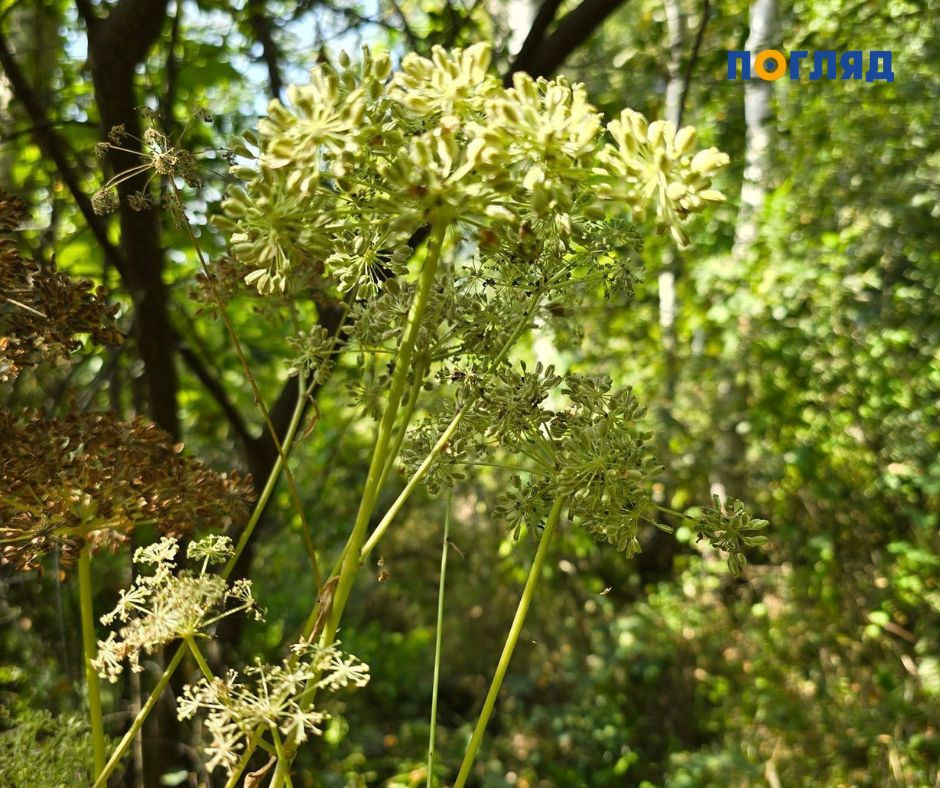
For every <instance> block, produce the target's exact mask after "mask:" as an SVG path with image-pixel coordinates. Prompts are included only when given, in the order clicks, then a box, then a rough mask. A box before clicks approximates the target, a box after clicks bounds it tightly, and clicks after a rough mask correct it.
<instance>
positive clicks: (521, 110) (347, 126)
mask: <svg viewBox="0 0 940 788" xmlns="http://www.w3.org/2000/svg"><path fill="white" fill-rule="evenodd" d="M489 64H490V52H489V48H488V47H487V46H486V45H484V44H478V45H476V46H473V47H470V48H468V49H464V50H455V51H453V52H447V51H445V50H443V49H441V48H440V47H436V48H435V49H434V50H433V53H432V57H431V58H430V59H428V58H423V57H419V56H418V55H414V54H411V55H408V56H406V57H405V58H404V60H403V61H402V65H401V70H400V71H398V72H397V73H394V74H392V69H391V61H390V58H389V56H388V54H387V53H382V54H372V53H370V52H369V51H368V49H366V50H365V51H364V52H363V58H362V62H361V64H360V65H358V66H352V65H350V64H349V60H348V58H344V59H343V60H342V62H341V65H340V68H339V69H335V68H333V67H332V66H331V65H328V64H322V65H319V66H317V67H316V68H315V69H314V70H313V72H312V74H311V79H310V83H309V84H308V85H306V86H302V87H297V86H292V87H291V88H290V89H289V90H288V92H287V96H288V101H289V105H288V106H285V105H284V104H282V103H281V102H280V101H273V102H271V104H270V105H269V107H268V114H267V117H266V118H265V119H264V120H263V121H262V122H261V123H260V125H259V129H258V133H257V134H256V133H254V132H251V133H249V134H247V135H245V137H244V138H243V139H242V140H240V141H238V142H237V143H235V144H234V145H233V151H235V153H237V154H238V155H239V156H241V157H243V158H245V159H248V160H252V161H254V163H255V166H253V167H252V166H245V165H242V164H239V165H238V166H236V167H233V169H232V172H233V174H234V175H236V176H237V177H239V178H241V179H243V181H244V183H243V184H242V185H239V186H235V187H233V188H231V189H230V190H229V193H228V197H227V199H226V201H225V202H224V203H223V210H224V212H225V216H223V217H218V218H217V220H216V223H217V225H218V226H219V227H220V228H221V229H223V230H225V231H226V232H228V233H229V234H230V237H231V249H232V252H233V255H234V257H235V259H236V260H237V261H238V262H239V263H241V265H242V266H243V269H244V270H243V276H244V279H245V281H246V282H247V283H248V284H250V285H253V286H254V287H256V288H257V289H258V290H259V291H260V292H262V293H272V292H283V291H288V290H292V291H296V290H298V289H301V288H306V287H308V286H309V285H310V284H311V283H312V282H314V281H317V280H318V279H322V278H323V277H324V276H325V277H327V278H329V279H330V280H331V281H333V282H334V283H335V284H336V285H337V286H338V288H339V290H340V291H343V292H345V291H348V290H351V289H354V288H356V287H359V288H362V292H361V293H360V295H362V296H364V297H365V296H371V295H374V294H375V293H376V292H377V291H378V290H380V289H381V288H382V286H383V284H382V283H383V282H385V281H390V280H392V279H393V276H390V274H396V273H399V272H400V271H401V270H402V265H403V262H404V260H403V259H402V253H403V250H404V249H405V245H406V244H407V242H408V240H409V239H411V238H412V237H413V236H414V234H415V233H416V232H418V231H419V230H420V228H422V227H423V226H424V225H426V224H427V223H428V222H429V220H430V217H432V215H433V216H435V217H437V218H438V219H441V218H444V219H446V220H447V221H450V222H454V223H456V224H458V225H463V226H464V227H466V228H467V229H470V230H471V231H472V233H473V234H474V235H477V234H479V235H480V237H481V239H482V240H484V241H485V242H486V241H489V242H495V243H497V244H500V245H501V242H505V241H506V240H508V237H510V236H513V235H517V234H518V232H519V231H520V229H521V228H522V227H524V226H529V227H533V228H534V227H536V226H538V225H543V226H548V225H550V226H551V227H552V234H553V235H554V236H555V238H554V240H553V248H554V249H555V251H558V252H562V251H571V249H572V244H573V243H575V240H576V236H577V228H576V227H575V225H576V224H577V220H578V218H580V217H584V216H588V215H593V216H594V217H595V218H602V217H604V216H605V214H617V215H619V216H622V215H623V214H624V213H627V214H628V215H629V214H632V218H633V220H634V221H643V220H645V218H646V215H647V214H648V213H649V214H652V215H655V220H656V223H657V224H658V225H660V226H662V227H670V228H675V229H674V235H675V236H676V238H677V239H678V240H680V241H682V240H683V239H684V235H683V234H682V233H681V231H680V230H679V229H678V227H679V224H680V223H681V222H682V221H683V220H684V219H685V218H686V217H687V216H689V215H690V214H692V213H695V212H697V211H700V210H702V208H703V206H704V202H703V201H708V200H713V199H719V198H720V195H719V194H718V193H717V192H716V191H714V190H713V189H711V188H710V185H711V179H712V177H713V176H714V175H715V173H716V172H717V171H718V170H719V169H720V168H721V166H722V165H723V164H724V163H725V162H726V161H727V157H725V156H724V154H719V153H718V152H717V151H714V150H710V151H704V152H701V153H696V151H695V148H694V133H693V132H692V130H691V129H683V130H681V131H680V132H678V133H676V132H675V129H674V127H671V126H670V125H669V124H663V123H654V124H652V125H650V126H649V127H648V129H647V127H646V121H645V120H642V124H641V123H640V120H637V121H636V123H635V124H633V125H630V123H628V122H627V121H630V120H631V119H635V118H636V119H639V118H641V116H639V115H638V114H637V113H633V112H632V111H629V110H627V111H625V113H624V115H623V116H622V117H621V119H620V120H616V121H613V122H612V123H610V124H608V125H607V126H606V127H605V125H604V123H603V119H602V117H601V115H600V113H599V112H598V111H597V110H596V109H595V108H594V107H593V106H592V105H591V104H590V103H589V102H588V100H587V95H586V91H585V89H584V87H583V86H581V85H572V84H570V83H569V82H568V81H567V80H565V79H564V78H561V77H559V78H557V79H554V80H546V79H532V78H531V77H529V76H528V75H525V74H516V75H515V76H514V78H513V84H512V86H511V87H504V86H503V85H502V83H501V82H500V80H499V79H498V78H497V77H496V76H495V75H494V74H493V73H492V71H491V70H490V69H489ZM634 125H635V126H636V133H639V131H640V130H642V131H643V134H644V138H643V141H642V144H641V143H639V142H636V141H635V140H634V136H630V135H632V134H633V132H634ZM641 126H642V129H641ZM611 139H612V140H613V144H612V143H611V142H609V141H608V140H611ZM536 235H537V234H536ZM405 256H407V255H405ZM376 271H381V272H382V275H381V276H378V277H377V276H376V275H375V274H376Z"/></svg>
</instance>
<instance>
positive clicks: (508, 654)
mask: <svg viewBox="0 0 940 788" xmlns="http://www.w3.org/2000/svg"><path fill="white" fill-rule="evenodd" d="M564 505H565V499H564V498H562V497H561V496H559V497H558V498H556V499H555V503H554V504H553V505H552V510H551V512H549V515H548V522H547V523H546V524H545V530H544V531H543V532H542V538H541V539H540V540H539V547H538V550H536V552H535V560H533V561H532V567H531V568H530V569H529V576H528V578H527V579H526V582H525V588H524V589H523V590H522V598H521V599H520V600H519V606H518V607H517V608H516V616H515V618H513V620H512V626H511V627H510V629H509V635H508V636H507V637H506V642H505V644H504V645H503V653H502V654H501V655H500V657H499V664H497V666H496V672H495V673H494V674H493V680H492V682H490V689H489V692H487V693H486V700H485V701H483V709H482V710H481V711H480V717H479V719H478V720H477V724H476V727H475V728H474V729H473V736H472V737H471V738H470V744H469V745H468V746H467V752H466V753H465V754H464V756H463V763H461V764H460V773H459V774H458V775H457V782H455V783H454V788H462V787H463V786H464V785H466V783H467V778H468V777H469V776H470V769H471V768H472V766H473V760H474V758H476V754H477V750H479V749H480V742H481V741H482V740H483V733H484V731H485V730H486V725H487V723H488V722H489V721H490V717H491V716H492V714H493V708H494V706H495V705H496V696H497V695H499V688H500V687H501V686H502V684H503V679H504V678H505V676H506V670H507V669H508V668H509V661H510V660H511V659H512V653H513V651H514V650H515V648H516V644H517V643H518V642H519V635H520V633H521V632H522V625H523V624H524V623H525V618H526V615H527V614H528V612H529V605H531V604H532V597H533V596H534V595H535V586H536V585H537V584H538V581H539V576H540V575H541V574H542V566H543V565H544V564H545V556H546V555H548V547H549V544H550V543H551V540H552V535H553V534H554V533H555V527H556V526H557V525H558V520H559V519H560V518H561V510H562V509H563V508H564Z"/></svg>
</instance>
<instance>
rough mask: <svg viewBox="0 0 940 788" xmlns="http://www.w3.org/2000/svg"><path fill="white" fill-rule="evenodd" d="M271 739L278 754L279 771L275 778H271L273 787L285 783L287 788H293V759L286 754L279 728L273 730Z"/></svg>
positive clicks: (276, 772)
mask: <svg viewBox="0 0 940 788" xmlns="http://www.w3.org/2000/svg"><path fill="white" fill-rule="evenodd" d="M271 738H272V739H274V749H275V751H276V752H277V769H276V770H275V771H274V777H272V778H271V785H272V786H273V785H280V783H281V782H283V783H284V784H285V785H286V786H287V788H293V783H292V782H291V779H290V762H291V761H292V760H293V758H290V757H289V756H288V755H287V753H286V752H284V744H283V742H282V741H281V734H279V733H278V732H277V728H271Z"/></svg>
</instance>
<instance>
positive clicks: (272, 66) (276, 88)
mask: <svg viewBox="0 0 940 788" xmlns="http://www.w3.org/2000/svg"><path fill="white" fill-rule="evenodd" d="M246 11H247V13H248V26H249V27H250V28H251V32H252V33H253V34H254V37H255V40H256V41H257V42H258V43H259V44H261V58H262V59H263V60H264V63H265V65H266V66H267V69H268V88H269V90H270V92H271V97H272V98H280V97H281V92H282V91H283V90H284V77H283V75H282V74H281V50H280V48H279V47H278V45H277V41H275V40H274V29H273V28H274V25H273V23H272V22H271V19H270V18H269V17H268V16H267V14H265V10H264V0H248V5H247V7H246Z"/></svg>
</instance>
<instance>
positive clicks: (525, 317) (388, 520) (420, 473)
mask: <svg viewBox="0 0 940 788" xmlns="http://www.w3.org/2000/svg"><path fill="white" fill-rule="evenodd" d="M557 278H558V277H557V276H556V277H554V278H553V279H552V280H550V281H549V282H548V283H546V284H545V285H544V286H543V287H541V288H539V290H537V291H536V292H535V295H534V296H533V297H532V301H531V303H530V304H529V306H528V308H527V309H526V311H525V312H524V313H523V314H522V317H520V318H519V320H518V321H517V323H516V325H515V326H513V329H512V331H511V332H510V334H509V336H508V337H507V339H506V342H505V343H504V344H503V346H502V348H501V349H500V351H499V353H498V354H497V356H496V358H495V359H493V363H492V364H491V365H490V369H496V367H498V366H499V365H500V364H502V363H503V361H504V360H505V359H506V356H508V355H509V351H510V350H512V346H513V345H514V344H515V343H516V340H517V339H519V336H520V334H522V332H523V331H524V330H525V328H526V326H528V325H529V322H530V321H531V320H532V316H533V315H534V314H535V311H536V310H537V309H538V306H539V303H541V300H542V296H543V295H545V291H546V290H547V289H548V287H549V285H551V284H552V283H553V282H554V281H555V279H557ZM472 404H473V403H472V401H471V402H467V403H465V404H464V405H463V406H462V407H461V408H460V410H458V411H457V413H455V414H454V417H453V418H452V419H451V421H450V424H448V425H447V427H446V428H445V430H444V432H443V433H442V434H441V436H440V438H438V439H437V443H435V444H434V446H433V447H432V449H431V451H430V452H429V453H428V456H427V457H425V458H424V461H423V462H422V463H421V465H419V466H418V469H417V470H416V471H415V472H414V473H413V474H412V475H411V478H410V479H409V480H408V483H407V484H406V485H405V489H404V490H402V491H401V493H399V495H398V498H396V499H395V502H394V503H393V504H392V505H391V506H390V507H389V509H388V511H387V512H386V513H385V516H384V517H383V518H382V520H381V522H380V523H379V524H378V525H377V526H376V528H375V530H374V531H373V532H372V533H371V534H370V536H369V539H368V540H367V541H366V543H365V546H364V547H363V548H362V552H361V553H360V554H359V563H360V565H362V564H363V563H365V561H366V559H367V558H368V557H369V554H370V553H371V552H372V551H373V550H374V549H375V546H376V545H377V544H378V543H379V541H380V540H381V539H382V537H383V536H384V535H385V532H386V531H387V530H388V527H389V526H390V525H391V524H392V521H393V520H394V519H395V517H396V516H397V515H398V513H399V512H400V511H401V509H402V507H403V506H404V505H405V504H406V503H407V501H408V499H409V498H410V497H411V494H412V493H413V492H414V491H415V488H416V487H417V486H418V485H419V484H420V483H421V480H422V479H423V478H424V475H425V474H426V473H427V472H428V468H430V467H431V463H433V462H434V460H435V459H437V455H438V454H440V453H441V452H442V451H443V450H444V447H445V446H446V445H447V442H448V441H449V440H450V439H451V437H453V434H454V433H455V432H456V431H457V427H459V426H460V422H461V421H462V420H463V417H464V416H465V415H466V413H467V411H468V410H469V409H470V406H471V405H472Z"/></svg>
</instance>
